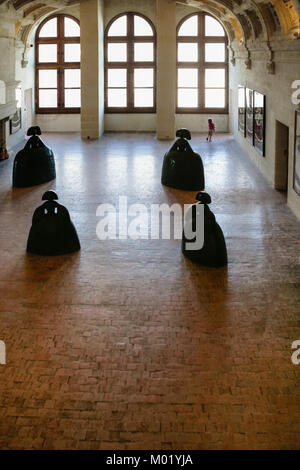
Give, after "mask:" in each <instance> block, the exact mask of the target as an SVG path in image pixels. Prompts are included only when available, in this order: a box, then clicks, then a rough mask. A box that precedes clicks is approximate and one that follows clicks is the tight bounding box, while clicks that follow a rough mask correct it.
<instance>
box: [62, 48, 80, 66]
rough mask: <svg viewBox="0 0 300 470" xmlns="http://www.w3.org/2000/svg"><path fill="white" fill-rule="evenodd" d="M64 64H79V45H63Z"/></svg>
mask: <svg viewBox="0 0 300 470" xmlns="http://www.w3.org/2000/svg"><path fill="white" fill-rule="evenodd" d="M65 62H80V44H65Z"/></svg>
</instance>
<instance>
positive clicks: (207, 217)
mask: <svg viewBox="0 0 300 470" xmlns="http://www.w3.org/2000/svg"><path fill="white" fill-rule="evenodd" d="M196 199H197V200H198V201H199V203H198V204H194V205H193V206H192V207H190V208H189V210H188V212H187V214H186V223H187V221H188V220H189V221H192V230H193V232H194V233H196V211H197V208H198V207H199V205H200V204H203V205H204V221H203V220H201V222H202V223H204V245H203V247H202V248H201V249H199V250H197V249H195V250H193V249H192V250H188V249H187V243H193V242H195V238H194V239H193V240H188V239H187V238H186V234H185V229H184V230H183V235H182V253H183V254H184V255H185V256H186V257H187V258H189V259H190V260H191V261H194V262H195V263H198V264H201V265H202V266H209V267H213V268H220V267H224V266H227V264H228V258H227V248H226V242H225V239H224V235H223V232H222V229H221V227H220V226H219V224H218V223H217V222H216V218H215V216H214V214H213V213H212V212H211V210H210V209H209V207H208V204H210V203H211V198H210V195H209V194H207V193H204V192H201V193H199V194H198V195H197V197H196ZM185 228H186V226H185Z"/></svg>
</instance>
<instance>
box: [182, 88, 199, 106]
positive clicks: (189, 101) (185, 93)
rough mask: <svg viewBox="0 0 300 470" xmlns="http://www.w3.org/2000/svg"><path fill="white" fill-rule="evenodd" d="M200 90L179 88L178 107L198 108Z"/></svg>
mask: <svg viewBox="0 0 300 470" xmlns="http://www.w3.org/2000/svg"><path fill="white" fill-rule="evenodd" d="M197 106H198V90H197V89H190V88H179V90H178V107H179V108H197Z"/></svg>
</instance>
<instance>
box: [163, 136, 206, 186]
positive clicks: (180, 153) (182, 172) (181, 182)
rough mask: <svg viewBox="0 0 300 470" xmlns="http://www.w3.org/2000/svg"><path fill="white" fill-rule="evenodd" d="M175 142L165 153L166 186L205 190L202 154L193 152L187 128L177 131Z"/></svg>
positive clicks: (164, 176) (164, 177)
mask: <svg viewBox="0 0 300 470" xmlns="http://www.w3.org/2000/svg"><path fill="white" fill-rule="evenodd" d="M176 137H179V139H177V140H176V142H175V144H174V145H173V146H172V147H171V149H170V150H169V151H168V152H167V153H166V154H165V157H164V162H163V168H162V176H161V182H162V184H164V185H166V186H171V187H172V188H176V189H183V190H185V191H203V190H204V188H205V178H204V168H203V163H202V160H201V157H200V155H198V154H197V153H195V152H193V150H192V148H191V146H190V144H189V143H188V140H191V133H190V131H188V130H187V129H179V130H178V131H177V132H176Z"/></svg>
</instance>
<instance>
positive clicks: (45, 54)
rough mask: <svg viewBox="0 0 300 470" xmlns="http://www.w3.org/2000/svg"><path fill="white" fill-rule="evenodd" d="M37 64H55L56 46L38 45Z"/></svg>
mask: <svg viewBox="0 0 300 470" xmlns="http://www.w3.org/2000/svg"><path fill="white" fill-rule="evenodd" d="M39 62H57V45H56V44H40V45H39Z"/></svg>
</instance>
